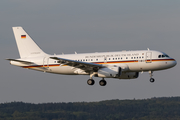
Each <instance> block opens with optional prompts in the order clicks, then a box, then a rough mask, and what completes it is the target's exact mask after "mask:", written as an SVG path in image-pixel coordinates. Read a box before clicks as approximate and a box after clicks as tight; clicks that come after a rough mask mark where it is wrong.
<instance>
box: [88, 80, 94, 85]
mask: <svg viewBox="0 0 180 120" xmlns="http://www.w3.org/2000/svg"><path fill="white" fill-rule="evenodd" d="M94 83H95V81H94V80H93V79H89V80H88V81H87V84H88V85H94Z"/></svg>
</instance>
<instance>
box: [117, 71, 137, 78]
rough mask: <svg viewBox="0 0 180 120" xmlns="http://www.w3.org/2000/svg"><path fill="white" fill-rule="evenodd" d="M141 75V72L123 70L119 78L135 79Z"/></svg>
mask: <svg viewBox="0 0 180 120" xmlns="http://www.w3.org/2000/svg"><path fill="white" fill-rule="evenodd" d="M138 77H139V72H122V73H121V76H120V77H119V79H135V78H138Z"/></svg>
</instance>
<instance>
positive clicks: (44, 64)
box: [43, 57, 49, 68]
mask: <svg viewBox="0 0 180 120" xmlns="http://www.w3.org/2000/svg"><path fill="white" fill-rule="evenodd" d="M43 67H46V68H49V57H44V58H43Z"/></svg>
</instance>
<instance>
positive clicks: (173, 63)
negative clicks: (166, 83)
mask: <svg viewBox="0 0 180 120" xmlns="http://www.w3.org/2000/svg"><path fill="white" fill-rule="evenodd" d="M176 64H177V62H176V60H175V59H173V61H172V63H171V65H172V67H174V66H176Z"/></svg>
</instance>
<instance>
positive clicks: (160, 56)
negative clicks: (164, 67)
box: [158, 54, 169, 58]
mask: <svg viewBox="0 0 180 120" xmlns="http://www.w3.org/2000/svg"><path fill="white" fill-rule="evenodd" d="M164 57H169V56H168V55H166V54H164V55H159V56H158V58H164Z"/></svg>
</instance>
